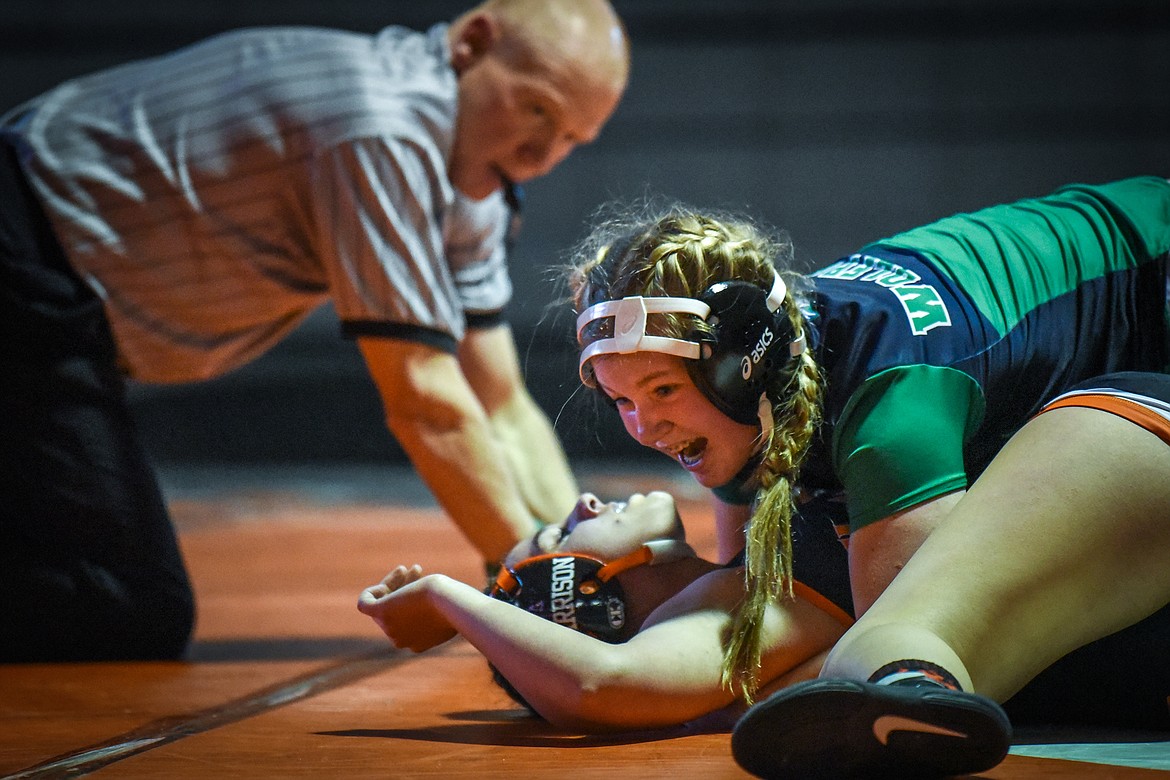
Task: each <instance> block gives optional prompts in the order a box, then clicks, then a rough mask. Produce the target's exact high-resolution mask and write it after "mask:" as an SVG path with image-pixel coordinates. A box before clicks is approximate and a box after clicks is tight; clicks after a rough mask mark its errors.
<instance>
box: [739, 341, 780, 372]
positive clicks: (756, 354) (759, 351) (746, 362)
mask: <svg viewBox="0 0 1170 780" xmlns="http://www.w3.org/2000/svg"><path fill="white" fill-rule="evenodd" d="M773 338H775V337H774V336H773V334H772V329H771V328H764V332H763V333H761V334H760V339H759V341H757V342H756V345H755V346H754V347H752V351H751V354H750V355H744V356H743V360H741V361H740V363H739V373H740V375H741V376H742V377H743V378H744V379H745V380H747V379H751V378H752V370H753V369H754V368H755V365H756V363H759V362H760V358H762V357H763V356H764V353H765V352H767V351H768V347H769V345H771V343H772V339H773Z"/></svg>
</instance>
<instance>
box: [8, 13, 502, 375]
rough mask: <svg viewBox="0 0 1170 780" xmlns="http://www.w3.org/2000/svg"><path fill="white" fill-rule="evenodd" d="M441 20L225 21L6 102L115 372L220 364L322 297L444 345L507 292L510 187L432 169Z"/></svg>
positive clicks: (440, 160) (358, 321)
mask: <svg viewBox="0 0 1170 780" xmlns="http://www.w3.org/2000/svg"><path fill="white" fill-rule="evenodd" d="M446 33H447V26H446V25H445V24H443V25H436V26H435V27H433V28H432V29H431V30H430V31H428V32H427V33H419V32H415V31H411V30H406V29H403V28H397V27H391V28H387V29H385V30H383V31H382V32H381V33H379V34H377V35H374V36H369V35H361V34H356V33H350V32H341V31H332V30H322V29H313V28H261V29H249V30H240V31H236V32H231V33H227V34H224V35H220V36H217V37H215V38H211V39H209V40H207V41H204V42H202V43H198V44H195V45H193V46H190V47H187V48H185V49H182V50H179V51H177V52H174V53H172V54H169V55H166V56H163V57H159V58H155V59H150V60H143V61H138V62H133V63H129V64H126V65H122V66H119V67H116V68H112V69H110V70H106V71H102V72H99V73H95V74H92V75H89V76H85V77H82V78H79V79H76V80H73V81H69V82H66V83H64V84H62V85H61V86H59V87H57V88H55V89H54V90H52V91H50V92H48V93H46V94H44V95H42V96H40V97H38V98H35V99H34V100H32V101H30V102H29V103H27V104H25V105H24V106H21V107H19V108H18V109H16V110H14V111H13V112H11V113H10V114H9V116H8V117H7V118H6V119H5V120H4V122H5V124H6V125H7V126H8V130H9V131H10V132H11V133H15V135H16V139H17V146H18V148H19V150H20V153H21V160H22V164H23V166H24V168H25V171H26V173H27V175H28V177H29V180H30V182H31V183H32V184H33V186H34V187H35V189H36V191H37V192H38V193H39V194H40V196H41V198H42V200H43V202H44V205H45V207H46V211H47V212H48V214H49V216H50V219H51V220H52V222H53V224H54V227H55V229H56V231H57V233H58V236H59V237H60V239H61V242H62V244H63V245H64V247H65V248H66V251H67V253H68V255H69V257H70V259H71V261H72V262H73V264H74V265H75V267H76V268H77V270H78V271H79V272H80V273H81V274H82V276H83V277H84V278H86V279H87V280H88V281H89V282H90V284H91V285H92V286H93V288H94V289H95V290H96V291H97V292H98V294H99V295H100V296H101V297H102V298H103V300H104V302H105V305H106V310H107V313H108V316H109V319H110V323H111V326H112V327H113V330H114V333H115V337H116V340H117V342H118V346H119V351H120V358H121V360H122V362H123V364H124V365H125V367H126V369H127V372H128V373H129V374H130V375H131V376H133V377H135V378H137V379H140V380H143V381H155V382H179V381H189V380H197V379H204V378H207V377H211V376H214V375H217V374H221V373H223V372H224V371H227V370H229V369H231V368H233V367H235V366H238V365H240V364H242V363H244V362H246V361H248V360H250V359H252V358H254V357H256V356H257V355H259V354H260V353H261V352H263V351H264V350H265V349H267V348H268V347H270V346H271V345H272V344H274V343H275V342H276V341H278V340H279V339H280V338H281V337H283V336H284V335H285V334H286V333H288V332H289V331H290V330H291V329H292V328H293V327H295V325H296V324H297V323H298V322H300V321H301V319H302V318H303V317H304V316H305V315H307V314H308V313H309V312H310V311H312V310H313V309H314V308H316V307H317V306H319V305H320V304H322V303H323V302H325V301H326V300H332V301H333V303H334V305H335V306H336V309H337V312H338V314H339V315H340V317H341V318H342V321H343V323H344V326H345V328H346V329H347V330H348V331H349V332H350V333H351V334H384V335H391V336H397V337H404V338H412V339H419V340H424V341H427V342H430V343H433V344H435V345H437V346H439V347H442V348H446V349H454V346H455V344H456V343H457V341H458V340H459V339H460V338H461V337H462V335H463V333H464V329H465V327H466V325H465V322H466V316H467V315H468V314H485V313H488V314H490V313H492V312H498V311H499V310H500V309H501V308H502V307H503V306H504V304H505V303H506V302H507V300H508V298H509V297H510V295H511V286H510V282H509V280H508V276H507V269H506V266H505V257H504V249H503V237H504V232H505V230H506V222H507V207H506V205H505V204H504V203H503V198H502V196H500V195H499V194H497V195H494V196H492V197H490V198H488V199H486V200H483V201H478V202H473V201H470V200H469V199H466V198H463V197H462V196H460V195H459V194H458V193H457V192H456V191H455V190H454V189H453V188H452V186H451V184H450V182H449V181H448V179H447V175H446V167H447V165H446V163H447V157H448V154H449V151H450V148H451V143H452V134H453V126H454V117H455V108H456V79H455V73H454V71H453V70H452V69H451V66H450V63H449V52H448V47H447V39H446Z"/></svg>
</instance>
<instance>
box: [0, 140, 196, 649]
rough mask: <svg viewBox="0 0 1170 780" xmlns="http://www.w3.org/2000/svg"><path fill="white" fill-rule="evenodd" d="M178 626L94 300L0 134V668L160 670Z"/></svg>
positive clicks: (157, 516) (161, 545)
mask: <svg viewBox="0 0 1170 780" xmlns="http://www.w3.org/2000/svg"><path fill="white" fill-rule="evenodd" d="M194 619H195V608H194V599H193V596H192V592H191V586H190V583H189V581H188V579H187V573H186V569H185V567H184V565H183V560H182V557H181V554H180V551H179V548H178V544H177V542H176V539H175V533H174V529H173V528H172V526H171V522H170V518H169V517H168V515H167V510H166V506H165V504H164V501H163V498H162V495H161V492H160V489H159V486H158V482H157V480H156V478H155V475H154V472H153V469H152V468H151V466H150V464H149V461H148V459H147V456H146V453H145V451H144V450H143V447H142V444H141V443H140V441H139V439H138V437H137V434H136V431H135V424H134V421H133V419H132V418H131V416H130V412H129V409H128V407H127V404H126V392H125V383H124V380H123V377H122V375H121V373H120V371H119V370H118V366H117V357H116V353H115V348H114V342H113V337H112V336H111V333H110V329H109V325H108V323H107V321H106V318H105V314H104V312H103V310H102V305H101V301H100V300H98V298H97V297H96V296H95V295H94V293H93V292H92V291H91V290H90V288H89V287H88V286H87V285H86V284H85V283H84V282H83V281H82V280H81V279H80V278H79V277H78V275H77V274H76V273H75V272H74V271H73V270H72V268H71V267H70V265H69V263H68V262H67V260H66V258H65V255H64V252H63V250H62V249H61V247H60V245H59V243H58V241H57V239H56V237H55V236H54V234H53V231H52V228H51V227H50V224H49V222H48V219H47V217H46V216H45V214H44V212H43V211H42V209H41V207H40V205H39V203H38V202H37V200H36V199H35V197H34V195H33V193H32V191H31V190H30V188H29V185H28V183H27V181H26V180H25V178H24V176H23V175H22V173H21V172H20V169H19V166H18V164H17V161H16V156H15V153H14V151H13V149H12V148H11V147H10V145H9V144H8V143H7V142H6V140H5V139H4V138H3V136H0V662H14V661H80V660H112V659H161V658H175V657H178V656H180V655H181V654H182V653H183V651H184V649H185V648H186V646H187V642H188V639H189V637H190V634H191V630H192V626H193V624H194Z"/></svg>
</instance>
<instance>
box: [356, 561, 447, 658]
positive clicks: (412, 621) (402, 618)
mask: <svg viewBox="0 0 1170 780" xmlns="http://www.w3.org/2000/svg"><path fill="white" fill-rule="evenodd" d="M440 577H442V575H440V574H431V575H428V576H426V577H424V576H423V573H422V567H421V566H419V565H418V564H415V565H414V566H411V567H410V568H407V567H405V566H397V567H395V568H394V570H393V571H391V572H390V573H389V574H387V575H386V576H385V577H383V578H382V581H381V582H379V583H378V584H377V585H372V586H370V587H368V588H366V589H365V590H363V591H362V595H361V596H360V597H358V604H357V607H358V611H359V612H361V613H362V614H363V615H369V616H370V617H371V618H373V620H374V622H375V623H377V624H378V627H379V628H381V629H382V633H384V634H385V635H386V636H387V637H389V638H390V642H391V643H392V644H393V645H394V646H395V647H397V648H402V649H408V650H413V651H414V652H416V653H419V652H422V651H423V650H429V649H430V648H432V647H435V646H436V645H441V644H443V643H444V642H446V641H447V640H448V639H450V638H451V637H453V636H455V629H454V628H452V627H451V624H450V623H448V622H447V620H446V618H444V617H443V616H442V615H441V614H440V613H439V611H438V610H436V609H435V608H434V606H433V605H432V602H431V599H430V593H429V591H430V586H431V584H432V582H433V581H434V580H436V579H437V578H440Z"/></svg>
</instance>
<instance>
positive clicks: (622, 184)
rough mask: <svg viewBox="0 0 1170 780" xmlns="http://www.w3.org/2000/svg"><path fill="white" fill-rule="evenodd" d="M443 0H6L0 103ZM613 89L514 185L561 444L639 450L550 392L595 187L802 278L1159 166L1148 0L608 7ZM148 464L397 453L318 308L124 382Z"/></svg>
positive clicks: (1162, 66)
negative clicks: (173, 372)
mask: <svg viewBox="0 0 1170 780" xmlns="http://www.w3.org/2000/svg"><path fill="white" fill-rule="evenodd" d="M469 4H470V3H464V2H451V1H449V0H427V1H424V0H418V1H417V2H407V1H406V0H333V1H332V2H328V3H325V2H320V0H313V1H312V2H310V1H309V0H244V1H241V0H236V1H234V2H222V1H219V0H215V1H212V0H203V1H202V2H200V1H199V0H168V1H167V2H165V3H163V2H158V1H157V0H155V1H154V2H147V1H146V0H120V2H117V3H102V2H93V0H56V1H55V0H8V2H6V3H5V5H4V10H3V11H0V19H2V20H3V22H2V23H0V75H2V77H0V107H8V106H11V105H14V104H15V103H17V102H19V101H20V100H22V99H24V98H27V97H31V96H32V95H34V94H36V93H37V92H39V91H41V90H43V89H46V88H48V87H50V86H52V85H54V84H56V83H57V82H59V81H61V80H64V79H66V78H69V77H70V76H73V75H76V74H80V73H83V72H87V71H90V70H93V69H96V68H99V67H103V66H107V65H112V64H116V63H118V62H120V61H124V60H127V59H132V58H138V57H145V56H150V55H153V54H158V53H162V52H165V51H167V50H170V49H173V48H176V47H179V46H182V45H185V44H187V43H190V42H193V41H195V40H198V39H200V38H202V37H205V36H208V35H212V34H215V33H217V32H220V31H223V30H227V29H230V28H235V27H241V26H253V25H266V24H279V25H286V24H292V25H302V24H304V25H318V26H332V27H340V28H344V29H351V30H357V31H366V32H374V31H376V30H378V29H380V28H381V27H382V26H385V25H387V24H391V23H396V24H405V25H408V26H412V27H415V28H425V27H426V26H428V25H430V24H432V23H434V22H436V21H440V20H446V19H450V18H452V17H454V16H455V15H457V14H458V13H459V12H461V11H462V10H464V9H465V8H466V7H467V6H468V5H469ZM615 5H616V7H617V8H618V11H619V12H620V13H621V14H622V16H623V18H624V19H625V21H626V24H627V27H628V30H629V33H630V37H631V40H632V43H633V70H632V75H631V81H630V86H629V90H628V92H627V95H626V97H625V99H624V100H623V102H622V104H621V105H620V107H619V108H618V110H617V113H616V114H615V115H614V117H613V119H612V121H611V122H610V124H609V125H608V126H607V127H606V130H605V131H604V133H603V134H602V136H601V138H600V139H599V140H598V142H597V143H596V144H593V145H591V146H589V147H586V148H583V149H581V150H579V151H577V152H576V153H575V154H574V155H573V156H572V157H570V158H569V160H568V161H567V162H565V163H564V164H563V165H561V166H560V167H559V168H558V169H557V170H556V171H554V172H553V173H552V174H551V175H550V176H548V177H546V178H545V179H543V180H540V181H537V182H533V183H532V184H530V185H529V186H528V188H527V190H528V202H527V208H526V211H525V230H524V233H523V234H522V237H521V240H520V243H519V245H518V246H517V248H516V251H515V252H514V255H513V260H512V267H513V278H514V281H515V283H516V298H515V303H514V305H513V307H512V311H511V319H512V322H513V324H514V327H515V330H516V336H517V340H518V343H519V346H520V350H521V354H522V357H523V358H524V360H525V367H526V370H527V372H528V377H529V384H530V387H531V388H532V391H533V394H534V396H535V397H536V398H537V400H538V402H539V403H540V404H541V405H542V406H543V407H544V408H545V409H546V410H547V411H548V412H549V414H550V416H552V417H553V418H554V419H555V420H556V426H557V430H558V432H559V433H560V435H561V437H562V439H563V440H564V442H565V445H566V449H567V451H568V452H569V454H570V456H571V457H573V458H574V460H575V461H585V460H588V459H594V458H597V457H598V456H601V455H605V454H617V455H620V456H622V457H633V456H639V455H642V454H643V453H642V451H640V449H639V448H637V447H636V446H635V445H633V444H632V442H630V441H628V440H627V438H626V437H625V436H624V434H622V433H621V432H620V428H618V427H617V423H616V420H615V419H614V418H613V416H612V415H611V414H609V413H608V410H605V409H600V410H598V409H596V408H595V405H594V404H593V403H592V402H591V401H587V400H586V399H585V398H583V394H581V393H576V394H575V391H576V389H577V387H578V383H577V381H576V368H575V350H574V347H573V344H572V327H571V317H570V316H568V313H567V310H566V309H565V307H563V306H561V307H555V306H554V307H552V308H551V309H550V308H549V304H550V303H551V302H553V301H554V300H555V299H556V298H557V297H559V296H561V295H562V294H563V289H562V288H561V286H560V285H559V280H558V276H557V274H556V272H555V268H556V267H557V266H558V265H560V264H562V263H564V262H565V260H566V259H567V255H566V253H567V251H568V249H569V248H570V247H571V246H572V245H573V244H574V243H575V242H577V241H578V240H580V239H581V238H582V237H583V235H584V234H585V231H586V226H587V225H588V223H589V219H590V216H591V214H592V213H593V212H594V211H595V209H596V208H597V207H598V206H599V205H600V204H602V203H603V202H607V201H611V200H621V201H629V200H631V199H636V198H639V197H642V196H645V195H648V194H664V195H668V196H670V197H673V198H677V199H680V200H683V201H685V202H688V203H691V204H693V205H699V206H717V207H721V208H730V209H734V210H739V211H747V212H749V213H751V214H752V215H754V216H755V217H757V218H759V219H760V220H761V221H763V222H765V223H767V224H770V225H773V226H776V227H780V228H784V229H786V230H787V231H788V232H789V233H790V234H791V236H792V238H793V240H794V241H795V243H796V247H797V254H798V259H799V261H800V262H801V263H802V264H803V267H802V270H806V269H807V268H808V267H815V266H820V265H824V264H827V263H829V262H831V261H832V260H834V259H836V258H837V257H839V256H841V255H844V254H847V253H849V252H851V251H853V250H855V249H856V248H858V247H859V246H860V245H861V244H862V243H864V242H867V241H870V240H873V239H876V238H880V237H882V236H884V235H889V234H891V233H894V232H897V231H899V230H903V229H906V228H910V227H913V226H915V225H918V224H922V223H925V222H928V221H931V220H933V219H936V218H938V217H942V216H946V215H948V214H951V213H954V212H956V211H963V210H970V209H975V208H979V207H981V206H984V205H990V204H992V203H997V202H1001V201H1008V200H1013V199H1016V198H1020V197H1027V196H1032V195H1039V194H1043V193H1046V192H1048V191H1050V190H1052V189H1054V188H1055V187H1057V186H1059V185H1061V184H1065V183H1069V182H1072V181H1086V182H1100V181H1106V180H1110V179H1115V178H1122V177H1125V176H1130V175H1136V174H1143V173H1146V174H1158V175H1161V176H1170V2H1166V1H1165V0H1148V1H1146V2H1138V1H1127V0H1108V1H1106V2H1102V1H1101V0H1067V1H1064V2H1061V1H1057V0H1051V1H1047V2H1042V1H1040V0H983V1H982V2H960V1H959V0H868V1H864V0H815V1H813V0H809V1H808V2H762V1H757V2H751V1H749V0H624V1H623V0H618V1H617V2H616V3H615ZM132 401H133V405H134V408H135V410H136V413H137V415H138V418H139V421H140V423H141V425H142V428H143V432H144V435H145V437H146V439H147V441H148V444H149V447H150V449H151V452H152V454H153V455H154V457H155V458H156V459H157V460H158V461H159V462H160V463H161V464H164V465H165V464H188V463H196V464H197V463H233V462H240V463H242V462H247V461H251V462H262V463H269V464H277V465H279V464H288V465H290V466H291V465H296V464H301V465H304V464H313V463H340V462H354V463H369V462H375V463H377V462H383V461H387V462H396V463H397V462H402V460H403V455H402V453H401V450H399V448H398V447H397V445H396V444H395V442H394V441H393V440H392V439H391V437H390V436H389V434H388V433H387V432H386V431H385V429H384V426H383V425H382V415H381V410H380V406H379V402H378V400H377V397H376V395H375V393H374V390H373V386H372V384H371V382H370V380H369V379H368V378H366V376H365V374H364V371H363V368H362V365H361V363H360V359H359V358H358V356H357V353H356V350H355V348H354V346H353V345H352V344H351V343H349V342H345V341H343V340H341V339H340V338H338V336H337V323H336V320H335V317H334V316H333V314H332V312H331V311H330V310H329V309H324V310H322V311H320V312H319V313H317V314H315V315H314V316H313V317H311V318H310V319H309V320H308V321H307V322H306V324H305V325H304V327H302V328H301V329H300V330H298V331H297V332H296V333H294V334H293V335H292V336H291V337H290V338H289V339H288V340H286V341H285V342H284V343H282V344H281V345H280V346H278V347H277V348H275V349H274V350H273V351H272V352H271V353H269V354H268V355H266V356H265V357H264V358H262V359H261V360H259V361H257V362H256V363H254V364H252V365H250V366H248V367H246V368H244V369H241V370H239V371H236V372H234V373H233V374H230V375H228V376H226V377H223V378H222V379H218V380H216V381H214V382H210V383H205V384H202V385H192V386H175V387H144V386H135V387H133V388H132Z"/></svg>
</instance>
